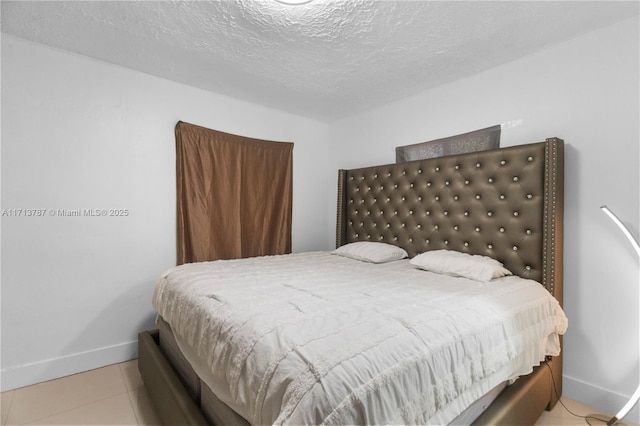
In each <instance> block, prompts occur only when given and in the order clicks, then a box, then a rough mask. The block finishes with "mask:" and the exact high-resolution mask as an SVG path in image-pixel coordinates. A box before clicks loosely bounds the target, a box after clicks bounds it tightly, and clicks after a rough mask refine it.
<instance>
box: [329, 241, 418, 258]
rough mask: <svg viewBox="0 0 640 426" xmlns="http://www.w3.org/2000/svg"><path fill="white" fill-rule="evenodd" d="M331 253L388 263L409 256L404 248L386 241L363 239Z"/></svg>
mask: <svg viewBox="0 0 640 426" xmlns="http://www.w3.org/2000/svg"><path fill="white" fill-rule="evenodd" d="M331 254H337V255H338V256H344V257H348V258H350V259H355V260H360V261H362V262H370V263H386V262H391V261H394V260H400V259H404V258H405V257H408V256H409V255H408V254H407V252H406V251H404V249H402V248H400V247H397V246H394V245H391V244H386V243H372V242H368V241H361V242H357V243H349V244H345V245H343V246H340V247H338V248H337V249H335V250H334V251H332V252H331Z"/></svg>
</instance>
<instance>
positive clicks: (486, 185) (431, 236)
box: [336, 138, 564, 303]
mask: <svg viewBox="0 0 640 426" xmlns="http://www.w3.org/2000/svg"><path fill="white" fill-rule="evenodd" d="M563 163H564V142H563V141H562V140H560V139H557V138H550V139H547V140H546V141H545V142H541V143H534V144H528V145H519V146H513V147H507V148H500V149H496V150H490V151H482V152H474V153H468V154H462V155H454V156H446V157H439V158H432V159H426V160H418V161H411V162H406V163H400V164H387V165H381V166H374V167H367V168H362V169H353V170H340V171H339V175H338V222H337V235H336V240H337V241H336V244H337V246H341V245H343V244H346V243H349V242H354V241H379V242H385V243H390V244H395V245H398V246H400V247H402V248H404V249H405V250H407V252H408V253H409V255H410V256H414V255H416V254H418V253H422V252H425V251H428V250H436V249H450V250H457V251H461V252H466V253H470V254H481V255H485V256H490V257H493V258H495V259H498V260H499V261H500V262H502V263H504V265H505V267H507V268H508V269H509V270H511V271H512V272H513V273H514V274H516V275H519V276H521V277H524V278H530V279H534V280H536V281H538V282H540V283H542V284H543V285H544V286H545V287H546V288H547V289H549V291H550V292H551V293H552V294H554V295H555V296H556V298H558V300H559V301H560V302H561V303H562V289H561V285H562V217H563V191H564V190H563V176H564V173H563V169H564V167H563Z"/></svg>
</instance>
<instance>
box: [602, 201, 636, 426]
mask: <svg viewBox="0 0 640 426" xmlns="http://www.w3.org/2000/svg"><path fill="white" fill-rule="evenodd" d="M600 208H601V209H602V211H603V212H605V213H606V214H607V216H609V217H610V218H611V220H613V222H614V223H615V224H616V225H618V228H620V230H621V231H622V232H623V233H624V235H625V236H626V237H627V239H628V240H629V242H630V243H631V245H632V246H633V248H634V249H635V250H636V253H638V257H640V244H638V241H637V240H636V239H635V238H634V237H633V235H631V232H630V231H629V229H628V228H627V227H626V226H625V225H624V223H622V221H621V220H620V219H618V216H616V215H615V214H614V213H613V212H612V211H611V210H609V208H608V207H607V206H601V207H600ZM639 399H640V384H638V387H637V389H636V391H635V392H634V393H633V395H631V398H629V401H627V403H626V404H625V405H624V407H622V408H621V409H620V411H618V414H616V415H615V416H613V417H612V418H611V419H610V420H609V421H608V422H607V426H613V425H614V424H616V423H617V422H618V421H619V420H622V419H623V418H624V417H625V416H626V415H627V414H629V411H631V409H632V408H633V406H634V405H636V404H637V403H638V400H639Z"/></svg>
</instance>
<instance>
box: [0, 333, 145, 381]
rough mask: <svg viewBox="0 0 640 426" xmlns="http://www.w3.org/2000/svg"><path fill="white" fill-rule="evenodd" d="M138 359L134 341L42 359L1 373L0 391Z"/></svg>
mask: <svg viewBox="0 0 640 426" xmlns="http://www.w3.org/2000/svg"><path fill="white" fill-rule="evenodd" d="M137 356H138V342H137V341H133V342H126V343H120V344H117V345H112V346H106V347H103V348H98V349H94V350H91V351H86V352H80V353H76V354H71V355H65V356H62V357H59V358H53V359H46V360H43V361H38V362H33V363H30V364H23V365H18V366H15V367H10V368H7V369H4V370H2V372H1V374H2V376H1V377H2V379H1V380H0V384H1V390H2V392H4V391H8V390H12V389H17V388H21V387H23V386H29V385H33V384H36V383H41V382H46V381H47V380H52V379H57V378H60V377H64V376H69V375H71V374H76V373H81V372H83V371H88V370H93V369H95V368H100V367H104V366H105V365H110V364H116V363H119V362H124V361H128V360H130V359H134V358H136V357H137Z"/></svg>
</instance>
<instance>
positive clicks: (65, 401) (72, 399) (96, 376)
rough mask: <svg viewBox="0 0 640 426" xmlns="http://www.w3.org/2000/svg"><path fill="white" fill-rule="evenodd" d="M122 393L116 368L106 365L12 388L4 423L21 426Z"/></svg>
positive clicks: (124, 388) (120, 374) (123, 387)
mask: <svg viewBox="0 0 640 426" xmlns="http://www.w3.org/2000/svg"><path fill="white" fill-rule="evenodd" d="M126 393H127V388H126V386H125V383H124V379H123V377H122V373H121V371H120V367H119V365H117V364H116V365H110V366H107V367H103V368H98V369H96V370H91V371H87V372H85V373H80V374H74V375H72V376H67V377H63V378H60V379H56V380H51V381H48V382H44V383H40V384H37V385H33V386H27V387H24V388H20V389H16V390H15V391H14V396H13V402H12V403H11V410H10V411H9V415H8V418H7V422H8V423H10V424H25V423H29V422H32V421H35V420H37V419H41V418H45V417H49V416H52V415H54V414H57V413H61V412H64V411H69V410H71V409H74V408H78V407H81V406H84V405H87V404H89V403H92V402H96V401H100V400H103V399H106V398H109V397H111V396H115V395H119V394H124V395H125V396H126Z"/></svg>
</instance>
